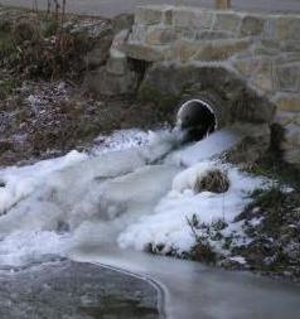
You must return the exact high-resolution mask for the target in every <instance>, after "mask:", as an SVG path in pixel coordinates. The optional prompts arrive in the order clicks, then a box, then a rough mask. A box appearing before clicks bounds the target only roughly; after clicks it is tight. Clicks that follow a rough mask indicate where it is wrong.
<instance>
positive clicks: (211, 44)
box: [193, 39, 251, 61]
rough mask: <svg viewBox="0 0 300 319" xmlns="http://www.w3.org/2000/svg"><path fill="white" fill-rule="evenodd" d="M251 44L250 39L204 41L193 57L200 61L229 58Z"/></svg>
mask: <svg viewBox="0 0 300 319" xmlns="http://www.w3.org/2000/svg"><path fill="white" fill-rule="evenodd" d="M250 44H251V42H250V41H249V40H248V39H241V40H233V39H228V40H214V41H207V42H204V41H203V42H202V43H201V44H199V50H198V52H197V54H195V56H194V57H193V59H195V60H199V61H214V60H227V59H228V58H230V57H232V56H234V55H235V54H237V53H239V52H241V51H245V50H247V49H248V48H249V46H250Z"/></svg>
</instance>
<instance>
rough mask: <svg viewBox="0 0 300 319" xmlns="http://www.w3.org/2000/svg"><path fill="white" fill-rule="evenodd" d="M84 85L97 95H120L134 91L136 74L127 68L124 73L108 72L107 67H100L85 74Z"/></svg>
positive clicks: (136, 79) (136, 82) (136, 80)
mask: <svg viewBox="0 0 300 319" xmlns="http://www.w3.org/2000/svg"><path fill="white" fill-rule="evenodd" d="M84 83H85V84H84V85H85V86H86V87H87V88H88V89H89V90H90V91H92V92H94V93H95V94H97V95H107V96H113V95H122V94H132V93H134V92H135V90H136V88H137V84H138V76H137V74H136V73H135V72H133V71H130V70H127V71H126V73H125V74H124V75H121V76H120V75H115V74H112V73H109V72H108V71H107V68H106V67H105V66H104V67H101V68H99V69H98V70H96V71H93V72H90V73H88V74H87V76H86V78H85V81H84Z"/></svg>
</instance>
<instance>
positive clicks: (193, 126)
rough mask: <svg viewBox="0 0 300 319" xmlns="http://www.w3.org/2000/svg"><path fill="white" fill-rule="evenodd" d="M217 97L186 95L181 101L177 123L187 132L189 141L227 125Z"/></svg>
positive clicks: (198, 138)
mask: <svg viewBox="0 0 300 319" xmlns="http://www.w3.org/2000/svg"><path fill="white" fill-rule="evenodd" d="M225 122H226V119H225V118H224V114H223V112H221V108H220V104H219V102H218V101H217V99H212V98H208V97H207V96H204V95H203V96H201V95H200V96H194V97H186V98H184V100H183V101H181V102H180V104H179V107H178V111H177V115H176V125H177V127H179V128H180V129H181V130H183V131H185V132H186V135H187V139H188V140H189V141H196V140H200V139H202V138H203V137H205V136H207V135H209V134H210V133H212V132H214V131H215V130H217V129H218V128H220V127H222V126H224V125H225Z"/></svg>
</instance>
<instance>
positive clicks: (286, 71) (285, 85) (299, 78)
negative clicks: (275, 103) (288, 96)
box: [276, 63, 300, 93]
mask: <svg viewBox="0 0 300 319" xmlns="http://www.w3.org/2000/svg"><path fill="white" fill-rule="evenodd" d="M276 82H277V88H278V89H279V90H280V91H285V92H295V93H297V92H299V90H300V63H288V64H285V65H278V66H277V68H276Z"/></svg>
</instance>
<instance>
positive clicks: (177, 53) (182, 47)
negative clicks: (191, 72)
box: [165, 40, 199, 62]
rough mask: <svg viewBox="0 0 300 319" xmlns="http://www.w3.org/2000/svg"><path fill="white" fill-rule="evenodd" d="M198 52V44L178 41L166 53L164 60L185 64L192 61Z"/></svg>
mask: <svg viewBox="0 0 300 319" xmlns="http://www.w3.org/2000/svg"><path fill="white" fill-rule="evenodd" d="M198 50H199V44H198V43H195V42H194V41H189V40H178V41H177V42H176V43H175V45H174V46H173V47H171V48H170V49H169V50H167V51H166V55H165V59H166V60H177V61H180V62H187V61H189V60H192V59H194V56H195V54H196V53H197V52H198Z"/></svg>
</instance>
